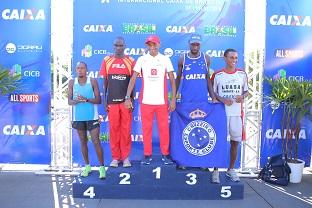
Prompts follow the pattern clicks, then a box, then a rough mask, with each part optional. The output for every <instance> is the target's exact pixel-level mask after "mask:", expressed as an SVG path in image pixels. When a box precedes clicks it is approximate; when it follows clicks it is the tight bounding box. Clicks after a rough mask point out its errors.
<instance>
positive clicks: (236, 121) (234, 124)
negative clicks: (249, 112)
mask: <svg viewBox="0 0 312 208" xmlns="http://www.w3.org/2000/svg"><path fill="white" fill-rule="evenodd" d="M227 134H228V137H230V140H232V141H236V142H241V141H242V136H243V123H242V117H240V116H227Z"/></svg>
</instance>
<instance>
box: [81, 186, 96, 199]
mask: <svg viewBox="0 0 312 208" xmlns="http://www.w3.org/2000/svg"><path fill="white" fill-rule="evenodd" d="M83 196H88V197H90V199H93V197H95V193H94V187H93V186H90V187H89V188H88V189H87V190H85V192H83Z"/></svg>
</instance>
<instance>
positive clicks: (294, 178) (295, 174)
mask: <svg viewBox="0 0 312 208" xmlns="http://www.w3.org/2000/svg"><path fill="white" fill-rule="evenodd" d="M298 161H299V163H291V162H288V165H289V167H290V169H291V173H290V180H289V182H290V183H300V182H301V179H302V173H303V168H304V163H305V162H304V161H303V160H299V159H298Z"/></svg>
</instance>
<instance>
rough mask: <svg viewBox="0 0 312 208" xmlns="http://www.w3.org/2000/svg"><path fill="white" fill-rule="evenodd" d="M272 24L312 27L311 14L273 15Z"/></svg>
mask: <svg viewBox="0 0 312 208" xmlns="http://www.w3.org/2000/svg"><path fill="white" fill-rule="evenodd" d="M270 24H271V25H282V26H299V27H311V26H312V24H311V17H310V16H297V15H277V14H276V15H272V16H271V17H270Z"/></svg>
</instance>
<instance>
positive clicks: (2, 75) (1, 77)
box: [0, 65, 21, 95]
mask: <svg viewBox="0 0 312 208" xmlns="http://www.w3.org/2000/svg"><path fill="white" fill-rule="evenodd" d="M20 78H21V75H20V74H12V73H10V70H8V69H4V68H3V67H2V66H1V65H0V95H6V94H8V93H10V92H13V91H15V90H16V89H17V88H18V86H19V80H20Z"/></svg>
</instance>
